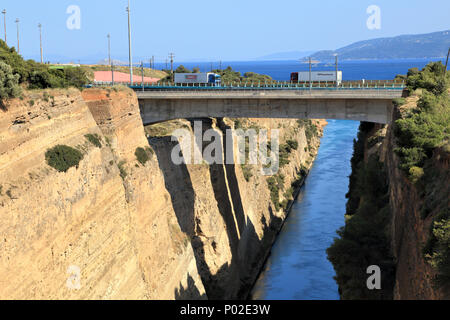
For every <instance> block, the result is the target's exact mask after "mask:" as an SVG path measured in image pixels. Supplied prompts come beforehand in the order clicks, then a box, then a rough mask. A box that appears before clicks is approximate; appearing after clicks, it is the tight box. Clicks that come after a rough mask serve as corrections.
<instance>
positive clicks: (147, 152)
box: [134, 148, 153, 166]
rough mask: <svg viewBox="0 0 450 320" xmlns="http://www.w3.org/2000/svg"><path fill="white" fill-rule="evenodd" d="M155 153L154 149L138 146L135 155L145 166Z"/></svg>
mask: <svg viewBox="0 0 450 320" xmlns="http://www.w3.org/2000/svg"><path fill="white" fill-rule="evenodd" d="M152 154H153V150H152V149H150V148H146V149H144V148H137V149H136V152H135V153H134V155H135V156H136V159H137V160H138V161H139V163H140V164H142V165H143V166H145V164H146V163H147V162H148V161H149V160H150V157H151V155H152Z"/></svg>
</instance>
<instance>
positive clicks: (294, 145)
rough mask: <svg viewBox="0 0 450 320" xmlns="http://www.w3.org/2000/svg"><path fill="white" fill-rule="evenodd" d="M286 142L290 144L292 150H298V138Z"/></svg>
mask: <svg viewBox="0 0 450 320" xmlns="http://www.w3.org/2000/svg"><path fill="white" fill-rule="evenodd" d="M286 144H287V145H288V146H289V148H290V149H291V150H297V149H298V141H296V140H288V141H286Z"/></svg>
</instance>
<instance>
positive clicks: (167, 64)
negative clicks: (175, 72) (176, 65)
mask: <svg viewBox="0 0 450 320" xmlns="http://www.w3.org/2000/svg"><path fill="white" fill-rule="evenodd" d="M168 69H169V60H167V58H166V70H168Z"/></svg>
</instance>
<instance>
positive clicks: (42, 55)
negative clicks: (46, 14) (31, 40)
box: [38, 23, 44, 64]
mask: <svg viewBox="0 0 450 320" xmlns="http://www.w3.org/2000/svg"><path fill="white" fill-rule="evenodd" d="M38 28H39V39H40V44H41V63H42V64H43V63H44V54H43V50H42V24H40V23H39V24H38Z"/></svg>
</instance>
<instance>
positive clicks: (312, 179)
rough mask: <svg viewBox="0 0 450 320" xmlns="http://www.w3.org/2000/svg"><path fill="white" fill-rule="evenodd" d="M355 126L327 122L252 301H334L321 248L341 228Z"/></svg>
mask: <svg viewBox="0 0 450 320" xmlns="http://www.w3.org/2000/svg"><path fill="white" fill-rule="evenodd" d="M358 127H359V122H354V121H336V120H330V121H329V125H328V126H327V127H326V129H325V133H324V137H323V139H322V144H321V147H320V150H319V154H318V157H317V159H316V162H315V164H314V167H313V168H312V170H311V172H310V174H309V176H308V178H307V180H306V185H305V187H304V188H303V190H302V192H301V193H300V196H299V197H298V200H297V201H296V203H295V204H294V206H293V208H292V211H291V214H290V216H289V218H288V219H287V221H286V224H285V226H284V227H283V230H282V231H281V234H280V235H279V237H278V239H277V242H276V243H275V245H274V247H273V249H272V254H271V256H270V258H269V260H268V261H267V264H266V266H265V268H264V271H263V272H262V274H261V276H260V278H259V279H258V282H257V283H256V285H255V287H254V289H253V293H252V296H253V299H255V300H335V299H339V293H338V287H337V285H336V283H335V281H334V279H333V277H334V276H335V272H334V269H333V266H332V265H331V263H330V262H329V261H328V260H327V255H326V249H327V248H328V247H329V246H330V245H331V243H332V242H333V239H334V238H335V237H336V236H337V235H336V230H338V229H339V228H341V227H342V226H343V225H344V223H345V220H344V213H345V205H346V198H345V195H346V193H347V192H348V183H349V179H348V177H349V175H350V173H351V165H350V160H351V157H352V154H353V139H355V138H356V135H357V131H358Z"/></svg>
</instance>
